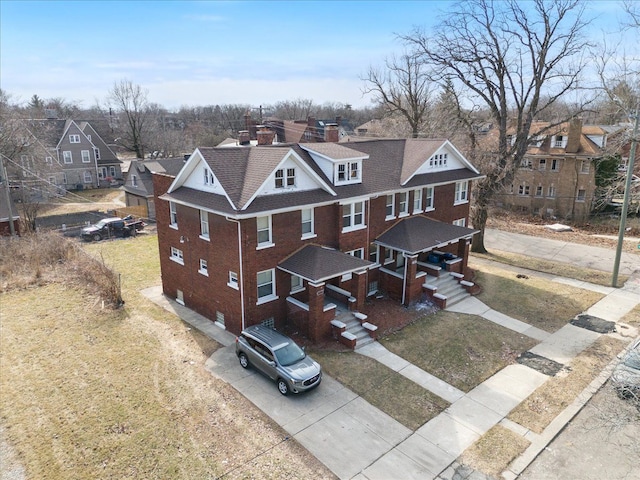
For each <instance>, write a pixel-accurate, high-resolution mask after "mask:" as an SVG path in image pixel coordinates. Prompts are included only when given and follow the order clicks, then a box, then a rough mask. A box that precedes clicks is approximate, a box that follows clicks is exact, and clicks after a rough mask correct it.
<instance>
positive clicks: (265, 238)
mask: <svg viewBox="0 0 640 480" xmlns="http://www.w3.org/2000/svg"><path fill="white" fill-rule="evenodd" d="M256 224H257V230H258V248H261V247H270V246H272V245H273V243H272V240H271V216H270V215H267V216H265V217H258V218H256Z"/></svg>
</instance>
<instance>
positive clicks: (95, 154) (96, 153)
mask: <svg viewBox="0 0 640 480" xmlns="http://www.w3.org/2000/svg"><path fill="white" fill-rule="evenodd" d="M93 155H94V156H95V157H96V160H100V149H99V148H98V147H93Z"/></svg>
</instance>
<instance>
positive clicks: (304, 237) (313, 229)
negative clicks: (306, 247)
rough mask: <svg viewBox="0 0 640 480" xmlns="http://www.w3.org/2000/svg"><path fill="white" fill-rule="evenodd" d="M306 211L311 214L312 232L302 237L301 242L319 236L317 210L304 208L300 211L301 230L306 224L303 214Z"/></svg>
mask: <svg viewBox="0 0 640 480" xmlns="http://www.w3.org/2000/svg"><path fill="white" fill-rule="evenodd" d="M305 210H308V211H309V212H311V231H310V232H308V233H303V234H302V236H301V237H300V240H307V239H309V238H316V237H317V236H318V235H316V222H315V209H314V208H313V207H312V208H303V209H302V210H300V228H302V224H303V223H304V222H303V221H302V212H304V211H305Z"/></svg>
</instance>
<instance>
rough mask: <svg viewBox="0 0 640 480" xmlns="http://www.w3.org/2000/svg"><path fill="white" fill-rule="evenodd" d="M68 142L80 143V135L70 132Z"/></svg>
mask: <svg viewBox="0 0 640 480" xmlns="http://www.w3.org/2000/svg"><path fill="white" fill-rule="evenodd" d="M69 143H80V135H77V134H70V135H69Z"/></svg>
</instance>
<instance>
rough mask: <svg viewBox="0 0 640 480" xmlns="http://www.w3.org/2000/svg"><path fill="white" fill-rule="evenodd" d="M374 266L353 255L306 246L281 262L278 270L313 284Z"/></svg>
mask: <svg viewBox="0 0 640 480" xmlns="http://www.w3.org/2000/svg"><path fill="white" fill-rule="evenodd" d="M371 265H373V263H372V262H370V261H368V260H362V259H360V258H356V257H354V256H352V255H348V254H346V253H343V252H340V251H338V250H333V249H331V248H326V247H321V246H319V245H306V246H304V247H302V248H301V249H300V250H298V251H297V252H295V253H293V254H291V255H290V256H289V257H287V258H286V259H285V260H283V261H282V262H280V264H279V265H278V268H279V269H281V270H284V271H286V272H289V273H293V274H294V275H298V276H299V277H302V278H304V279H305V280H308V281H311V282H323V281H325V280H328V279H330V278H334V277H337V276H340V275H344V274H347V273H352V272H357V271H361V270H365V269H367V268H368V267H369V266H371Z"/></svg>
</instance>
